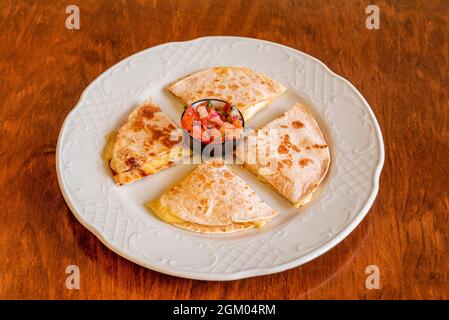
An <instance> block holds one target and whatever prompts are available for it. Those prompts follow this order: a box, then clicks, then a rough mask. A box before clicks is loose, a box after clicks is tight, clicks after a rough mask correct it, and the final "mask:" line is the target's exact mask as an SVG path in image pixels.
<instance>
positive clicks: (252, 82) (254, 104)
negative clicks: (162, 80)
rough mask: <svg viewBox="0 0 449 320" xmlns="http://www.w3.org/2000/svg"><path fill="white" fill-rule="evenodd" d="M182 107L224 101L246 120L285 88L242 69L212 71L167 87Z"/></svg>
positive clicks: (198, 73) (209, 70)
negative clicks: (210, 100) (235, 108)
mask: <svg viewBox="0 0 449 320" xmlns="http://www.w3.org/2000/svg"><path fill="white" fill-rule="evenodd" d="M167 90H168V91H170V92H171V93H172V94H174V95H175V96H176V97H177V98H178V99H179V100H180V101H181V102H182V103H183V104H184V105H190V104H192V103H193V102H195V101H198V100H200V99H205V98H211V99H221V100H225V101H227V102H229V103H231V104H233V105H235V106H236V107H238V108H239V109H240V112H242V114H243V117H244V118H245V120H248V119H249V118H251V117H252V116H253V115H254V114H255V113H256V112H258V111H259V110H262V109H263V108H264V107H265V106H267V105H268V104H269V103H271V101H273V100H274V99H275V98H276V97H278V96H279V95H281V94H282V93H284V92H285V90H286V88H285V87H284V86H283V85H282V84H280V83H279V82H276V81H274V80H272V79H270V78H268V77H267V76H265V75H263V74H260V73H257V72H255V71H253V70H251V69H250V68H245V67H215V68H210V69H205V70H202V71H199V72H196V73H194V74H192V75H189V76H187V77H185V78H182V79H180V80H177V81H175V82H173V83H171V84H170V85H168V86H167Z"/></svg>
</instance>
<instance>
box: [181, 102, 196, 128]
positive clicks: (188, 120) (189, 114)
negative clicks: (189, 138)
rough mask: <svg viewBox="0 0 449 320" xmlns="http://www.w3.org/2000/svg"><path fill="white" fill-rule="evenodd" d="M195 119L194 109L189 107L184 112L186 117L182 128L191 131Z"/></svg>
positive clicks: (182, 122)
mask: <svg viewBox="0 0 449 320" xmlns="http://www.w3.org/2000/svg"><path fill="white" fill-rule="evenodd" d="M193 119H194V111H193V109H192V108H190V107H188V108H187V109H186V111H185V112H184V116H183V117H182V121H181V126H182V127H183V128H184V129H186V130H187V131H189V130H191V129H192V122H193Z"/></svg>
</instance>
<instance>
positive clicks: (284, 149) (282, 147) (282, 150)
mask: <svg viewBox="0 0 449 320" xmlns="http://www.w3.org/2000/svg"><path fill="white" fill-rule="evenodd" d="M278 152H279V153H280V154H286V153H288V148H287V147H286V146H285V144H281V145H280V146H279V147H278Z"/></svg>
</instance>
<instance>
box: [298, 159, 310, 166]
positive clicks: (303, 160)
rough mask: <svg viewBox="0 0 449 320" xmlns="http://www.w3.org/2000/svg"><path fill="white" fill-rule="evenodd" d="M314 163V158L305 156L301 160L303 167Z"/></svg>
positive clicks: (300, 163)
mask: <svg viewBox="0 0 449 320" xmlns="http://www.w3.org/2000/svg"><path fill="white" fill-rule="evenodd" d="M312 163H313V160H312V159H307V158H304V159H301V160H299V165H300V166H301V167H305V166H308V165H309V164H312Z"/></svg>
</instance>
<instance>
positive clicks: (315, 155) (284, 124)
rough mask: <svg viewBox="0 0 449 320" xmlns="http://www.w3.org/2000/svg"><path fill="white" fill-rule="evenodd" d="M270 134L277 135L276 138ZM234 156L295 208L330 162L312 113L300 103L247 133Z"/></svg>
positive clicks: (320, 177)
mask: <svg viewBox="0 0 449 320" xmlns="http://www.w3.org/2000/svg"><path fill="white" fill-rule="evenodd" d="M273 129H274V130H273ZM271 130H273V131H271ZM270 134H276V138H275V137H274V136H270ZM265 146H267V147H265ZM264 151H265V152H264ZM236 155H237V157H238V158H240V159H241V160H242V161H244V166H245V167H246V168H248V169H249V171H251V172H252V173H254V174H256V175H257V177H258V178H259V179H260V180H261V181H263V182H265V183H267V184H268V185H269V186H270V187H272V188H273V189H274V190H276V191H277V192H278V193H280V194H281V195H282V196H284V197H285V198H287V199H288V200H289V201H291V202H292V203H293V204H294V205H295V207H299V206H301V205H304V204H305V203H307V202H308V201H310V199H311V197H312V193H313V192H314V191H315V190H316V189H317V187H318V186H319V184H320V183H321V181H322V180H323V178H324V177H325V176H326V173H327V171H328V169H329V165H330V153H329V147H328V145H327V142H326V140H325V139H324V136H323V133H322V132H321V129H320V127H319V126H318V123H317V122H316V120H315V119H314V117H313V116H312V114H311V113H310V112H309V111H308V110H307V108H306V107H305V106H303V105H301V104H299V103H297V104H295V105H294V106H293V107H291V108H290V109H289V110H288V111H287V112H285V113H284V114H282V115H281V116H280V117H278V118H277V119H274V120H273V121H271V122H270V123H268V124H267V125H265V126H264V127H262V128H260V129H258V130H256V131H255V132H253V133H251V134H250V135H248V136H247V137H246V138H245V141H244V143H242V144H240V145H239V146H238V148H237V149H236Z"/></svg>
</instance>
